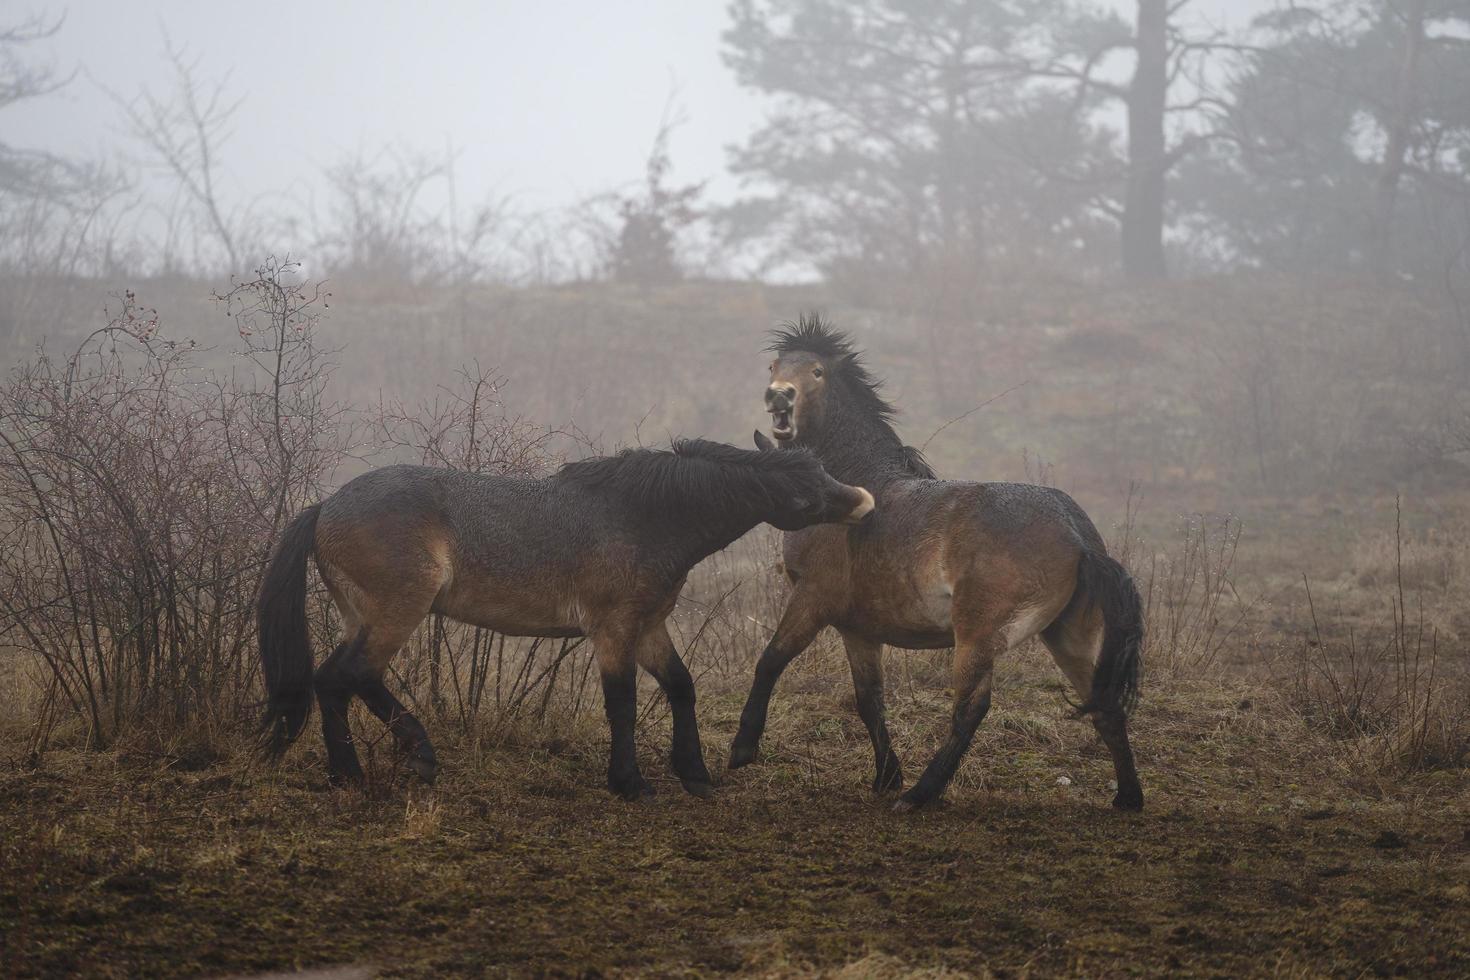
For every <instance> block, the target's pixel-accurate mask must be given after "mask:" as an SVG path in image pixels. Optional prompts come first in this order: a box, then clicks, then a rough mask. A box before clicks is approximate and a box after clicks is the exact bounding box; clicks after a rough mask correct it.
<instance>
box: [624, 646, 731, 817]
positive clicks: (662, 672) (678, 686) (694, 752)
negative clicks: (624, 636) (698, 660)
mask: <svg viewBox="0 0 1470 980" xmlns="http://www.w3.org/2000/svg"><path fill="white" fill-rule="evenodd" d="M638 663H639V664H640V665H641V666H642V667H643V669H644V670H646V671H648V672H649V673H650V674H652V675H653V677H654V679H655V680H657V681H658V684H659V687H661V688H662V689H663V692H664V696H665V697H667V698H668V699H669V711H670V713H671V714H672V715H673V716H674V741H673V750H672V752H671V753H670V762H671V763H672V764H673V767H674V773H675V774H676V775H677V776H678V777H679V782H680V783H681V784H682V785H683V787H684V790H685V791H686V792H688V793H690V794H692V795H694V796H699V797H708V796H710V795H711V794H712V793H713V792H714V791H713V790H712V789H711V788H710V777H709V769H707V768H706V767H705V764H704V749H703V747H702V746H701V745H700V743H699V722H698V721H697V720H696V719H695V716H694V678H693V677H690V676H689V668H688V667H686V666H684V661H683V659H682V658H681V657H680V656H679V653H678V651H677V650H675V649H674V642H673V641H672V640H671V639H669V632H668V629H667V628H666V627H665V626H664V624H663V623H660V624H659V625H658V626H657V627H655V628H653V629H651V630H647V631H645V632H644V634H643V636H642V637H641V638H640V639H639V641H638Z"/></svg>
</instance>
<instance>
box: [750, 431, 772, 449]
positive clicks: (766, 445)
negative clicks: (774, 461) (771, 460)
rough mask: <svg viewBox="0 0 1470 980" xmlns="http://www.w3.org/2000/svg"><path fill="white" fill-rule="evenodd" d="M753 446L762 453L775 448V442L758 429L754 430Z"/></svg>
mask: <svg viewBox="0 0 1470 980" xmlns="http://www.w3.org/2000/svg"><path fill="white" fill-rule="evenodd" d="M755 448H757V449H759V450H760V451H761V452H763V453H768V452H770V451H771V450H773V449H775V448H776V444H775V443H774V442H772V441H771V440H769V439H767V438H766V434H765V433H764V432H762V431H761V430H760V429H756V430H755Z"/></svg>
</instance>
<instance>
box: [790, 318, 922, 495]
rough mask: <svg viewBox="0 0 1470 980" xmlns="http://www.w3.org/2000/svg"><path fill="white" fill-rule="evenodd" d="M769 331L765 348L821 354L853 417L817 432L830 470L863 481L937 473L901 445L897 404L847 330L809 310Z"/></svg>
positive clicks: (919, 454) (842, 477)
mask: <svg viewBox="0 0 1470 980" xmlns="http://www.w3.org/2000/svg"><path fill="white" fill-rule="evenodd" d="M771 336H772V340H771V344H770V346H768V347H767V348H766V349H767V350H770V351H774V352H775V353H776V354H778V355H780V354H790V353H797V352H800V353H806V354H813V355H815V356H817V357H820V358H821V359H822V362H823V364H824V366H825V367H826V368H827V372H828V375H829V378H830V380H831V381H832V382H835V383H836V384H838V385H840V386H841V391H842V393H843V397H842V405H843V408H844V409H845V410H846V411H847V412H850V413H851V415H852V416H853V417H851V418H846V419H844V421H843V423H842V424H841V425H840V426H839V427H838V428H836V429H834V430H833V431H831V432H828V433H827V434H826V435H824V436H823V437H821V440H820V442H821V445H820V448H818V450H817V452H818V454H819V456H820V458H821V460H822V462H823V463H824V464H825V465H826V467H827V471H828V472H829V473H831V474H832V475H833V476H835V477H837V479H839V480H843V481H845V482H848V483H854V482H857V483H861V485H863V486H869V485H870V484H881V483H882V482H883V481H884V480H885V479H889V478H893V477H899V478H918V479H924V480H934V479H938V477H937V476H936V475H935V473H934V470H933V468H932V467H931V466H930V465H929V462H928V460H926V459H924V454H923V453H922V452H921V451H920V450H918V449H916V448H914V447H913V446H906V445H904V444H903V441H902V440H901V439H899V437H898V433H897V432H895V431H894V430H893V419H894V417H895V416H896V415H897V414H898V410H897V409H896V408H894V407H893V404H892V403H891V402H889V401H888V400H887V399H886V398H884V397H883V395H882V388H883V382H882V380H881V379H879V378H877V377H874V375H873V373H872V372H871V371H869V370H868V367H867V365H866V364H864V363H863V354H862V351H860V350H858V349H857V348H856V347H855V346H854V345H853V342H852V339H851V338H849V337H848V336H847V334H845V333H843V332H842V331H841V330H838V329H836V328H835V327H833V326H832V325H831V324H830V323H827V322H825V321H824V320H823V319H822V318H821V316H820V315H818V314H816V313H812V314H803V315H802V316H801V317H799V318H798V319H797V321H796V322H795V323H791V322H787V323H786V324H784V325H783V326H782V327H781V328H780V329H779V330H775V331H773V332H772V334H771Z"/></svg>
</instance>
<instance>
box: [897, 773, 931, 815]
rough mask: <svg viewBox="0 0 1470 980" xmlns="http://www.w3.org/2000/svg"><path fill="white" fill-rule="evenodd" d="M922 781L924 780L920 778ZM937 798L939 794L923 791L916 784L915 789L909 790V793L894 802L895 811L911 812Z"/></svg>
mask: <svg viewBox="0 0 1470 980" xmlns="http://www.w3.org/2000/svg"><path fill="white" fill-rule="evenodd" d="M922 782H923V780H920V783H921V784H922ZM937 799H938V797H937V796H931V795H930V794H929V793H926V792H923V791H922V790H921V789H920V787H919V786H917V785H916V786H915V787H914V788H913V789H911V790H909V791H908V792H907V793H905V794H903V795H902V796H900V797H899V798H898V802H897V803H895V804H893V812H894V813H911V812H913V811H914V810H918V809H920V808H922V807H926V806H928V805H930V804H931V803H933V802H934V801H935V800H937Z"/></svg>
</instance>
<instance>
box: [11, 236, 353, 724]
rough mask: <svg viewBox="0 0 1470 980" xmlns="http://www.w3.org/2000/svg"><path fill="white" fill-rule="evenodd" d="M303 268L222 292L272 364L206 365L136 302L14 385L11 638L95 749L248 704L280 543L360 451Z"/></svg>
mask: <svg viewBox="0 0 1470 980" xmlns="http://www.w3.org/2000/svg"><path fill="white" fill-rule="evenodd" d="M285 271H286V267H284V266H277V265H276V264H275V263H274V262H271V263H267V265H266V266H265V267H262V269H261V270H260V271H259V272H258V274H257V277H256V278H255V279H254V280H251V281H248V282H240V283H237V284H236V286H235V288H234V289H233V290H231V291H230V292H229V293H227V294H226V295H225V296H224V297H223V301H224V302H225V304H226V309H227V312H230V313H231V314H232V315H234V316H235V317H236V322H237V324H238V325H239V330H240V334H241V336H242V338H243V339H244V340H245V347H244V350H243V351H242V353H243V354H244V355H245V356H247V357H248V358H250V359H251V361H252V362H253V364H254V365H255V367H257V368H258V370H248V371H236V372H232V373H229V374H219V373H213V372H209V371H205V370H202V369H200V368H199V367H198V366H197V365H196V364H195V362H194V359H193V358H194V355H195V346H194V344H193V343H192V342H180V341H175V340H168V339H165V338H164V337H163V336H162V335H161V333H160V329H159V322H158V317H157V314H156V312H154V311H152V310H148V309H145V308H143V307H142V306H141V304H139V302H138V301H137V298H136V297H135V296H134V295H133V294H132V293H127V294H124V296H123V297H122V298H121V299H122V306H121V309H119V310H118V311H117V313H116V314H115V315H113V316H112V317H111V318H110V320H109V322H108V324H107V325H106V326H105V327H103V328H101V329H99V330H97V331H95V332H94V333H93V334H91V335H90V336H89V337H88V338H87V339H86V340H85V341H83V343H82V344H81V345H80V346H79V347H78V348H77V349H76V350H75V351H74V352H73V353H72V354H71V355H70V356H69V357H67V358H66V359H64V360H62V361H56V360H54V359H53V358H52V357H51V356H50V355H49V354H47V353H46V352H44V351H42V352H41V353H39V354H38V355H37V356H36V357H35V358H34V359H33V360H32V361H30V362H29V363H27V364H24V365H22V366H21V368H20V369H19V370H18V371H17V372H16V373H15V375H14V376H13V377H12V378H11V379H10V380H9V382H8V383H7V384H6V385H5V386H4V388H3V389H0V440H3V443H4V457H3V460H0V533H3V534H4V536H5V545H6V547H5V548H4V549H3V551H0V639H3V641H4V642H7V643H11V644H14V645H15V646H17V647H20V648H22V649H23V650H26V651H29V652H30V653H31V654H33V655H34V656H35V657H36V658H37V662H38V663H39V664H41V665H42V667H43V669H44V674H45V677H44V679H43V680H42V681H41V685H40V686H41V687H42V688H43V689H44V690H46V691H48V692H50V697H51V698H53V699H54V700H55V701H56V702H57V703H59V704H61V705H63V706H64V707H65V709H66V711H65V712H64V713H58V712H56V711H54V710H52V707H51V706H49V705H48V706H44V707H43V710H42V712H41V714H42V717H43V718H44V719H50V720H57V719H59V718H60V717H61V714H69V715H70V716H72V717H75V718H77V719H80V720H81V721H82V723H83V725H84V731H85V734H84V741H85V743H86V744H89V745H104V744H107V743H109V742H112V741H114V740H115V739H116V738H117V737H118V736H119V735H120V734H122V733H124V732H126V731H128V730H130V729H133V728H139V727H154V730H165V729H166V730H169V731H179V730H182V729H184V728H186V727H188V726H190V725H192V724H195V723H202V724H204V725H206V726H209V725H218V724H225V725H228V724H230V723H232V722H235V721H239V720H241V719H243V718H245V717H246V716H248V715H249V714H250V710H249V708H250V705H251V703H252V702H253V701H254V699H255V697H256V694H255V691H256V685H255V681H254V677H255V674H256V670H255V666H254V656H253V637H254V630H253V598H254V595H255V591H256V585H257V581H258V577H259V574H260V572H261V569H262V568H263V564H264V560H265V557H266V551H267V548H268V547H269V543H270V541H271V540H272V538H273V537H274V534H275V532H276V530H277V529H278V528H279V527H280V525H281V523H282V521H283V519H284V517H286V516H289V514H290V513H293V512H294V510H295V509H296V508H297V507H299V506H301V505H302V504H303V503H305V502H306V500H308V499H310V498H313V497H315V496H316V495H318V494H319V493H320V490H321V487H322V486H323V485H324V482H325V480H326V478H327V477H328V476H329V475H330V473H331V471H332V470H333V469H334V468H335V466H336V465H337V463H338V462H339V461H340V459H341V458H342V453H343V442H342V438H341V431H340V429H341V425H340V423H341V413H340V411H339V410H337V409H335V408H333V407H332V406H330V405H328V404H326V403H324V401H323V399H322V385H323V384H324V381H325V377H324V376H325V373H326V361H325V355H324V354H323V353H322V352H321V351H320V350H319V349H318V348H317V347H316V345H315V343H314V341H313V339H312V327H313V325H314V323H315V318H316V314H317V310H318V308H319V306H320V305H321V303H322V297H321V296H320V295H316V294H312V295H308V294H306V293H304V292H303V291H301V290H300V289H299V288H297V287H293V286H288V285H285V284H284V283H283V281H282V276H283V273H284V272H285ZM45 740H46V734H45V733H44V732H42V733H41V734H40V735H38V745H37V748H38V749H39V748H42V747H44V744H45Z"/></svg>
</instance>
